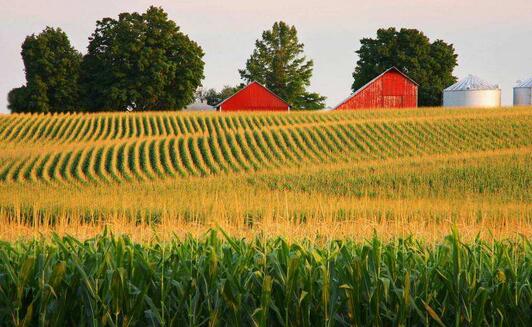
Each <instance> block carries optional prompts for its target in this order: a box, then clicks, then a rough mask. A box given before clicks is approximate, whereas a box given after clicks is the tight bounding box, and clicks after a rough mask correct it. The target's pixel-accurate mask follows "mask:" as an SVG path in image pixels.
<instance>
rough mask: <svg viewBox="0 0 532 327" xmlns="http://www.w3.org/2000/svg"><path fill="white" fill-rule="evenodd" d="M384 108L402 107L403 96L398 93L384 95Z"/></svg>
mask: <svg viewBox="0 0 532 327" xmlns="http://www.w3.org/2000/svg"><path fill="white" fill-rule="evenodd" d="M383 102H384V103H383V107H384V108H402V107H403V97H402V96H399V95H386V96H384V101H383Z"/></svg>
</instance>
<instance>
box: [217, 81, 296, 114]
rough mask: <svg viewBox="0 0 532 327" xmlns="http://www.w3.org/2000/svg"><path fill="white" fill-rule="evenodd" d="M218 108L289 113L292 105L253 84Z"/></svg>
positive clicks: (223, 109) (260, 86)
mask: <svg viewBox="0 0 532 327" xmlns="http://www.w3.org/2000/svg"><path fill="white" fill-rule="evenodd" d="M217 108H218V109H219V110H220V111H289V110H290V105H289V104H288V103H286V102H285V101H284V100H283V99H281V98H280V97H278V96H277V95H276V94H275V93H273V92H272V91H270V90H268V89H267V88H266V87H265V86H263V85H262V84H260V83H258V82H252V83H249V84H248V85H247V86H246V87H244V88H243V89H242V90H240V91H238V92H236V93H235V94H233V95H232V96H230V97H229V98H227V99H225V100H224V101H222V102H221V103H220V104H219V105H218V106H217Z"/></svg>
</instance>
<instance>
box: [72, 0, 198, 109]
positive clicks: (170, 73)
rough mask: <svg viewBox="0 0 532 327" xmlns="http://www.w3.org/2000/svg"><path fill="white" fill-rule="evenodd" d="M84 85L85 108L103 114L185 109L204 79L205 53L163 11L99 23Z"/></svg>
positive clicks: (87, 58)
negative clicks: (107, 111)
mask: <svg viewBox="0 0 532 327" xmlns="http://www.w3.org/2000/svg"><path fill="white" fill-rule="evenodd" d="M89 41H90V43H89V46H88V53H87V55H86V56H85V57H84V60H83V63H82V70H81V82H82V90H83V99H84V103H85V105H86V106H87V107H88V108H89V109H90V110H93V111H97V110H125V109H129V110H164V109H179V108H183V107H185V106H186V105H187V104H189V103H190V102H192V101H193V100H194V93H195V91H196V89H197V88H198V87H199V86H200V85H201V80H202V79H203V77H204V76H203V68H204V62H203V59H202V58H203V55H204V53H203V50H202V48H201V47H200V46H199V45H198V44H197V43H196V42H194V41H192V40H191V39H190V38H189V37H188V36H187V35H185V34H183V33H182V32H180V29H179V27H178V26H177V25H176V24H175V22H173V21H172V20H170V19H168V15H167V14H166V13H165V12H164V10H163V9H162V8H157V7H153V6H152V7H150V8H148V10H147V11H146V12H145V13H143V14H139V13H136V12H134V13H122V14H120V15H119V16H118V19H113V18H104V19H102V20H100V21H98V22H97V24H96V30H95V31H94V33H93V34H92V36H91V37H90V38H89Z"/></svg>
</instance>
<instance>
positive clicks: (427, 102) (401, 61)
mask: <svg viewBox="0 0 532 327" xmlns="http://www.w3.org/2000/svg"><path fill="white" fill-rule="evenodd" d="M360 43H361V47H360V49H359V50H358V51H356V53H357V54H358V56H359V60H358V61H357V65H356V67H355V71H354V73H353V77H354V79H355V81H354V82H353V85H352V89H353V91H356V90H357V89H358V88H360V87H361V86H363V85H365V84H366V83H367V82H369V81H371V80H372V79H373V78H375V76H378V75H379V74H381V73H382V72H384V71H385V70H386V69H388V68H390V67H392V66H395V67H397V68H398V69H400V70H401V71H403V72H404V73H405V74H407V75H408V76H409V77H411V78H412V79H413V80H415V81H416V82H417V83H418V84H419V90H418V92H419V94H418V99H419V105H420V106H439V105H441V102H442V90H443V89H444V88H445V87H447V86H449V85H451V84H453V83H454V82H456V77H454V76H453V70H454V68H455V67H456V65H457V57H458V55H457V54H456V53H455V50H454V47H453V45H452V44H447V43H445V42H444V41H442V40H436V41H434V42H432V43H431V42H430V40H429V38H428V37H427V36H425V34H423V33H422V32H420V31H418V30H416V29H406V28H402V29H401V30H399V31H397V30H396V29H395V28H388V29H379V30H378V31H377V37H376V38H375V39H373V38H364V39H362V40H361V41H360Z"/></svg>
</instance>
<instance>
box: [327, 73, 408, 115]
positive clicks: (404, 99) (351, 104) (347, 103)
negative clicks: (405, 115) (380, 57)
mask: <svg viewBox="0 0 532 327" xmlns="http://www.w3.org/2000/svg"><path fill="white" fill-rule="evenodd" d="M417 88H418V84H417V83H416V82H415V81H414V80H412V79H411V78H410V77H408V76H407V75H406V74H404V73H403V72H401V71H400V70H399V69H397V68H395V67H392V68H389V69H388V70H386V71H385V72H384V73H382V74H380V75H379V76H377V77H375V78H374V79H373V80H371V81H370V82H368V83H367V84H366V85H364V86H362V87H361V88H360V89H358V90H356V91H355V93H353V94H351V95H350V96H349V98H347V99H346V100H344V101H342V102H341V103H340V104H339V105H337V106H336V108H334V109H336V110H349V109H361V108H413V107H417Z"/></svg>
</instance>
